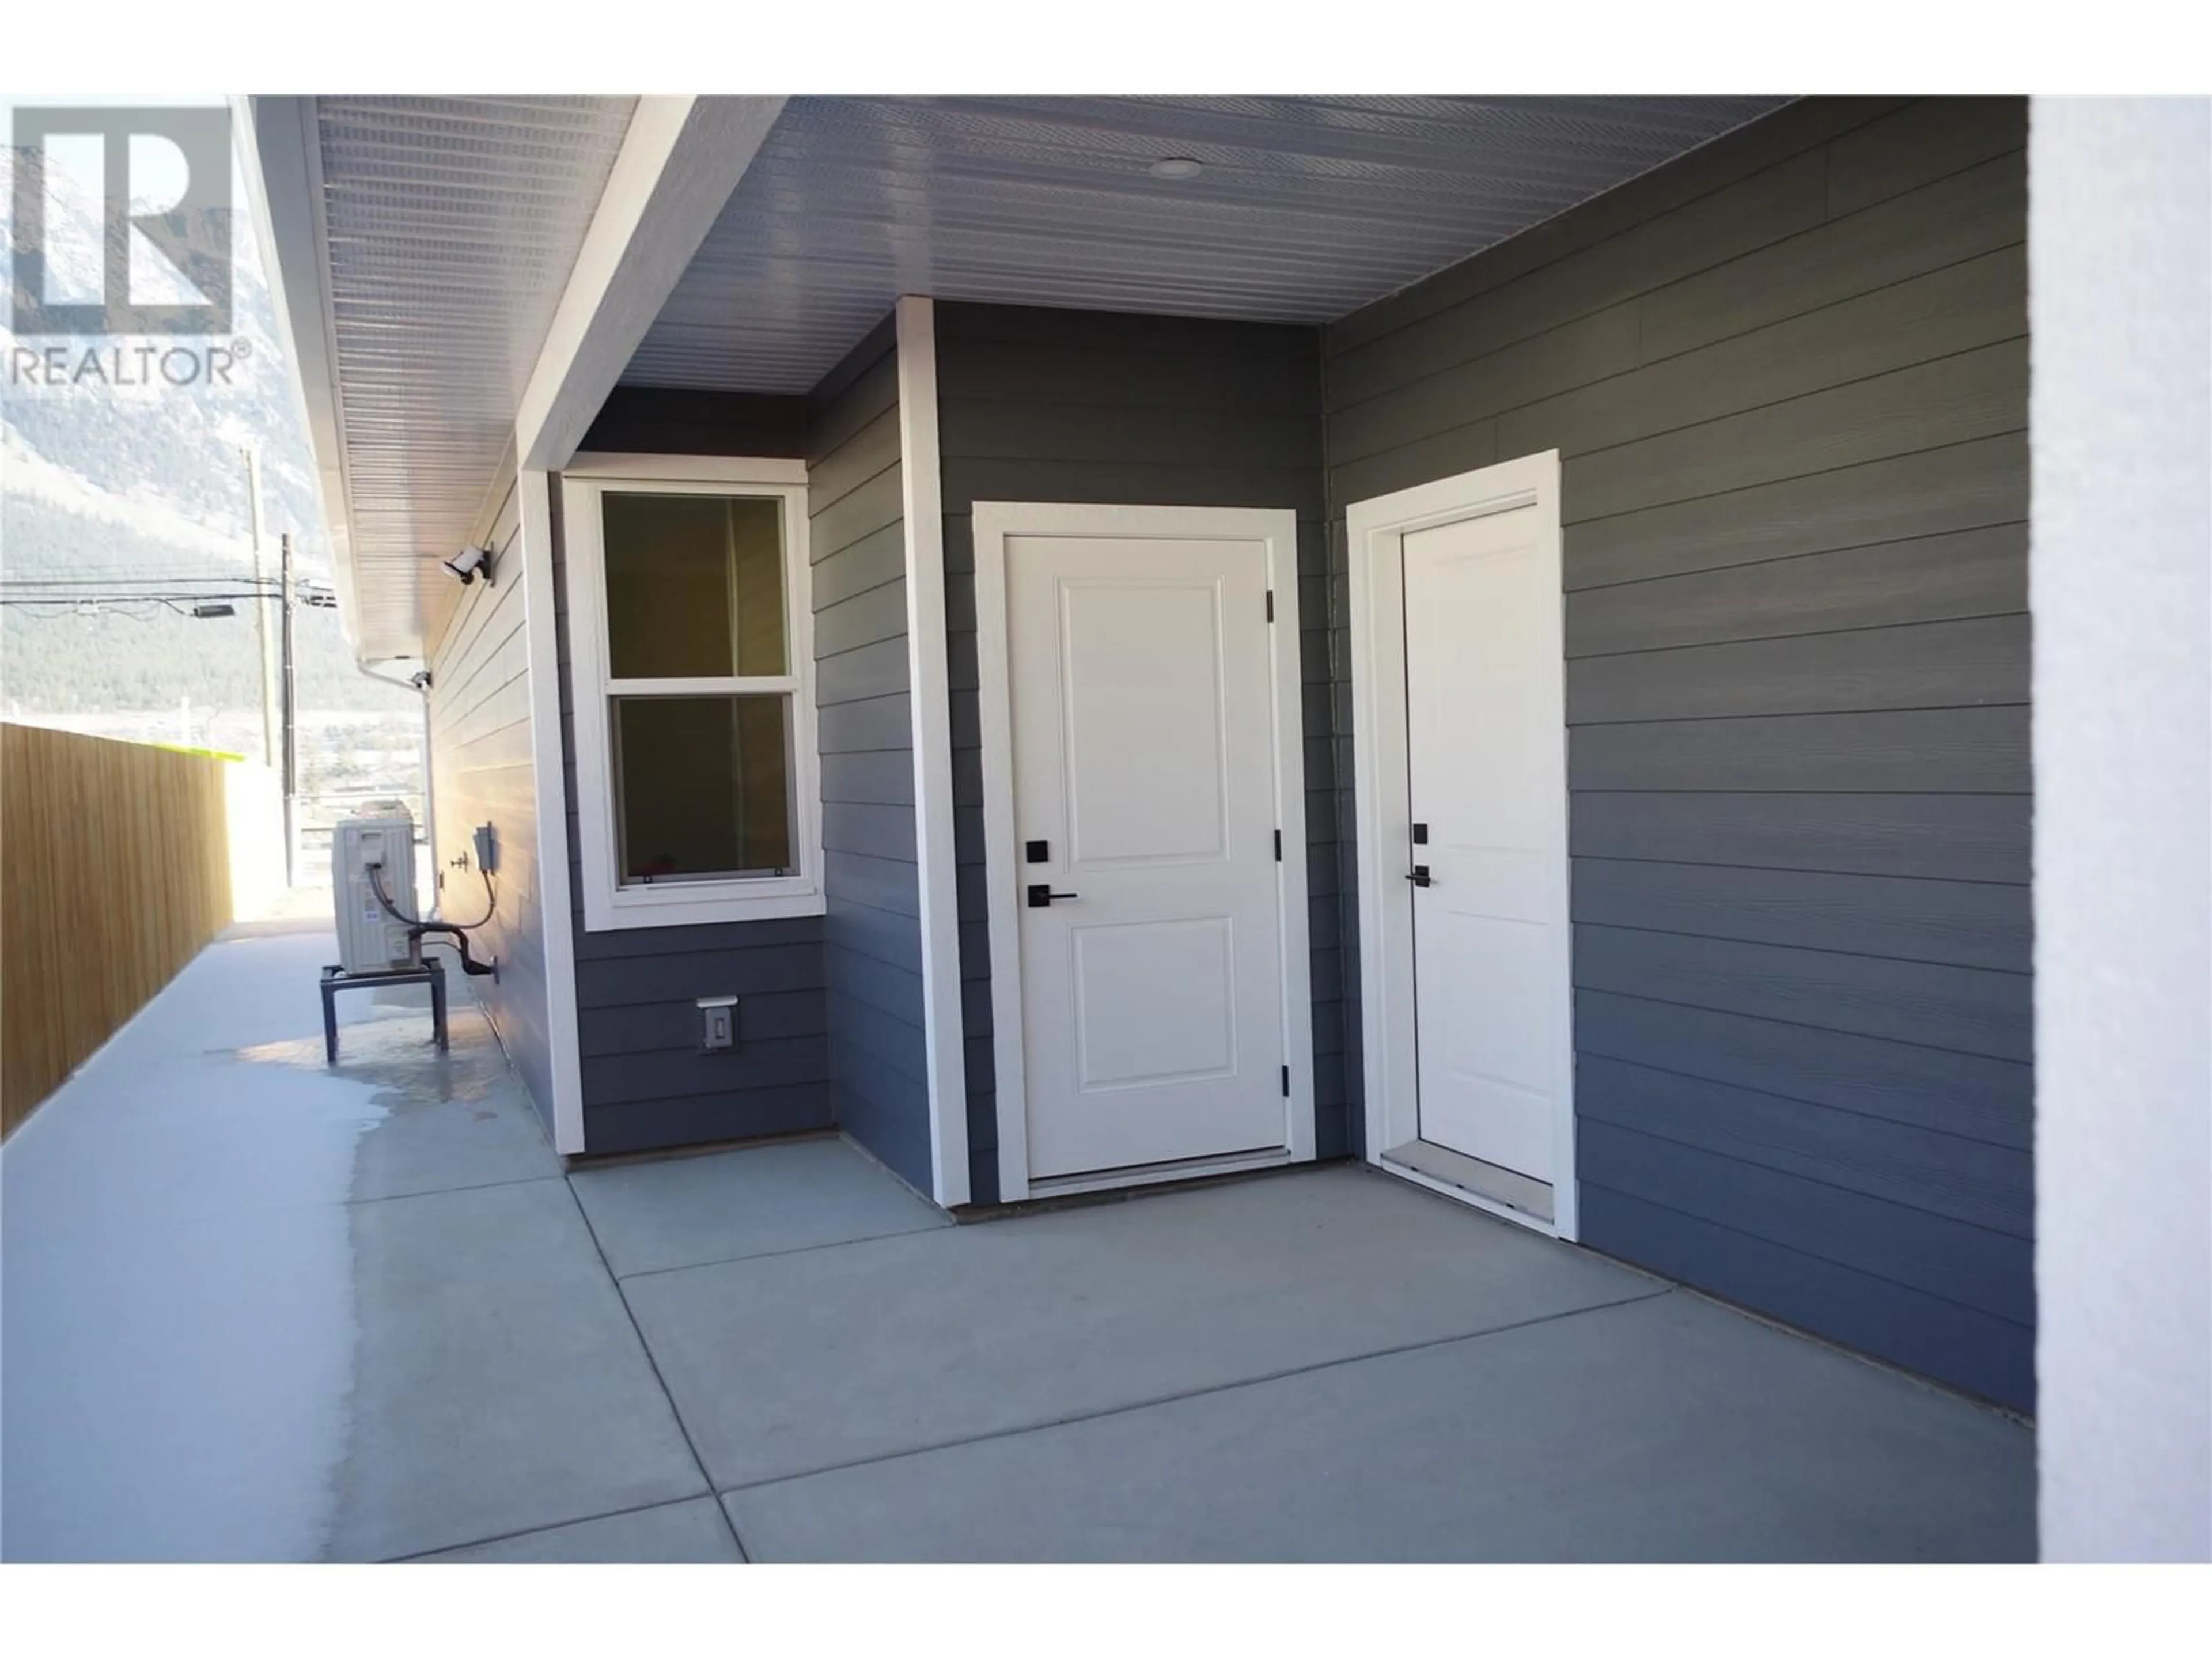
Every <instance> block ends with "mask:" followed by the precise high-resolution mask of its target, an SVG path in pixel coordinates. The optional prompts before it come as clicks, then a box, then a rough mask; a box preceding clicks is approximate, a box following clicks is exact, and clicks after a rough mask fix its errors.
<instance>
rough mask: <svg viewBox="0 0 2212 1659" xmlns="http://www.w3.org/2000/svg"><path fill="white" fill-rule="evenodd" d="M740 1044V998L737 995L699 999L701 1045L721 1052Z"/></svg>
mask: <svg viewBox="0 0 2212 1659" xmlns="http://www.w3.org/2000/svg"><path fill="white" fill-rule="evenodd" d="M737 1046H738V1000H737V999H736V998H735V997H701V998H700V999H699V1047H700V1048H701V1049H702V1051H703V1052H705V1053H707V1054H719V1053H720V1052H721V1051H722V1050H723V1049H726V1048H736V1047H737Z"/></svg>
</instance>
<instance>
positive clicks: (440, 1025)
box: [323, 957, 446, 1066]
mask: <svg viewBox="0 0 2212 1659" xmlns="http://www.w3.org/2000/svg"><path fill="white" fill-rule="evenodd" d="M365 985H428V987H430V1024H431V1028H432V1029H433V1030H435V1032H436V1033H437V1036H438V1052H439V1053H440V1054H443V1053H445V1052H446V964H445V963H442V962H441V961H439V960H438V959H437V957H431V958H430V959H429V960H428V961H427V962H425V963H423V964H422V966H421V967H419V968H380V969H376V970H374V972H371V973H365V974H349V973H348V972H346V970H345V969H343V968H341V967H339V966H338V965H337V963H330V964H328V965H327V966H325V968H324V969H323V1058H324V1059H325V1060H326V1061H327V1062H328V1063H329V1064H331V1065H332V1066H335V1065H337V1063H338V993H339V992H341V991H351V990H356V989H358V988H360V987H362V986H365Z"/></svg>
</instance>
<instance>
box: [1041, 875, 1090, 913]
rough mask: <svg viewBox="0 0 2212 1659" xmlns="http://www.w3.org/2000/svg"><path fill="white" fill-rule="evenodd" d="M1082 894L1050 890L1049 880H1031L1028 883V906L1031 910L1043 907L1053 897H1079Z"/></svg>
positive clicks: (1051, 900)
mask: <svg viewBox="0 0 2212 1659" xmlns="http://www.w3.org/2000/svg"><path fill="white" fill-rule="evenodd" d="M1082 896H1083V895H1082V894H1080V893H1055V892H1054V891H1053V890H1052V884H1051V883H1049V882H1043V881H1039V882H1032V883H1031V884H1030V909H1032V910H1042V909H1044V908H1046V907H1047V906H1048V905H1049V904H1051V902H1053V901H1054V899H1063V898H1081V897H1082Z"/></svg>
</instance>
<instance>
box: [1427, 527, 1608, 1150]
mask: <svg viewBox="0 0 2212 1659" xmlns="http://www.w3.org/2000/svg"><path fill="white" fill-rule="evenodd" d="M1556 535H1557V532H1556V531H1555V530H1554V529H1553V527H1552V526H1550V525H1549V524H1548V523H1547V521H1546V519H1545V517H1544V515H1543V513H1541V512H1540V510H1539V508H1538V507H1537V506H1535V505H1534V504H1531V505H1528V506H1523V507H1517V508H1516V509H1514V510H1511V511H1507V512H1496V513H1486V514H1484V515H1482V516H1480V517H1473V518H1465V519H1461V520H1456V521H1454V522H1447V523H1443V524H1439V525H1435V526H1431V527H1429V528H1425V529H1416V530H1411V531H1409V532H1407V534H1406V535H1405V537H1404V538H1403V543H1402V545H1403V549H1404V580H1405V587H1404V593H1405V641H1406V705H1407V706H1406V734H1407V786H1408V787H1407V819H1408V823H1409V828H1410V833H1409V835H1408V837H1407V839H1408V842H1409V845H1408V848H1407V868H1408V871H1409V872H1411V875H1412V877H1413V1012H1414V1041H1415V1043H1416V1047H1417V1052H1418V1056H1419V1059H1418V1064H1417V1068H1416V1077H1417V1087H1418V1091H1419V1099H1418V1108H1417V1110H1418V1121H1419V1138H1420V1139H1422V1140H1424V1141H1426V1142H1428V1143H1430V1144H1431V1145H1432V1146H1443V1147H1446V1148H1449V1150H1451V1151H1453V1152H1460V1153H1463V1154H1465V1155H1466V1156H1468V1157H1469V1158H1480V1159H1481V1160H1482V1161H1484V1162H1485V1163H1487V1164H1496V1165H1498V1166H1501V1167H1502V1168H1504V1169H1507V1170H1514V1171H1516V1172H1517V1173H1519V1174H1521V1175H1523V1176H1528V1177H1529V1178H1531V1179H1533V1180H1535V1181H1540V1182H1547V1183H1548V1182H1552V1181H1553V1178H1554V1176H1555V1175H1556V1174H1557V1173H1558V1172H1557V1171H1555V1170H1553V1161H1554V1160H1553V1147H1554V1146H1555V1145H1556V1140H1557V1135H1556V1126H1557V1123H1558V1121H1559V1118H1558V1115H1559V1110H1560V1103H1561V1101H1562V1098H1563V1095H1564V1091H1565V1088H1566V1087H1567V1079H1565V1077H1563V1076H1562V1075H1561V1055H1562V1054H1563V1052H1564V1051H1565V1046H1566V1045H1565V1043H1564V1042H1563V1041H1562V1040H1561V1034H1560V1030H1559V1022H1560V1020H1561V1018H1563V1011H1562V1009H1561V1007H1560V1006H1559V990H1558V987H1559V966H1560V963H1562V962H1563V961H1564V959H1565V958H1564V953H1565V951H1566V949H1567V938H1566V915H1565V894H1564V891H1563V884H1562V883H1561V881H1560V880H1559V866H1560V862H1561V853H1562V849H1561V848H1560V847H1559V844H1558V835H1559V829H1558V826H1559V823H1560V821H1561V817H1562V813H1561V803H1562V802H1563V801H1564V800H1565V793H1566V750H1565V742H1564V738H1563V730H1562V719H1563V714H1562V708H1561V681H1562V677H1563V669H1562V663H1561V642H1560V637H1559V607H1560V599H1559V564H1558V556H1557V551H1556V548H1557V540H1556Z"/></svg>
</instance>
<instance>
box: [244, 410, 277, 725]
mask: <svg viewBox="0 0 2212 1659" xmlns="http://www.w3.org/2000/svg"><path fill="white" fill-rule="evenodd" d="M242 453H244V454H245V456H246V504H247V507H249V508H250V510H251V512H252V523H253V586H254V588H255V591H256V592H260V594H261V597H259V598H258V599H255V600H254V601H253V649H254V654H255V655H256V656H258V658H259V659H260V662H261V758H262V760H263V762H264V763H265V764H266V765H268V766H269V767H270V769H275V767H276V763H277V757H276V743H277V731H278V726H279V724H280V717H279V715H278V714H277V710H276V674H277V669H276V629H273V628H271V627H270V625H269V605H270V597H269V595H268V594H267V593H266V592H262V580H263V577H264V572H263V570H262V568H261V559H262V554H261V446H260V445H259V444H258V443H252V444H247V445H246V446H245V447H244V449H243V452H242Z"/></svg>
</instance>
